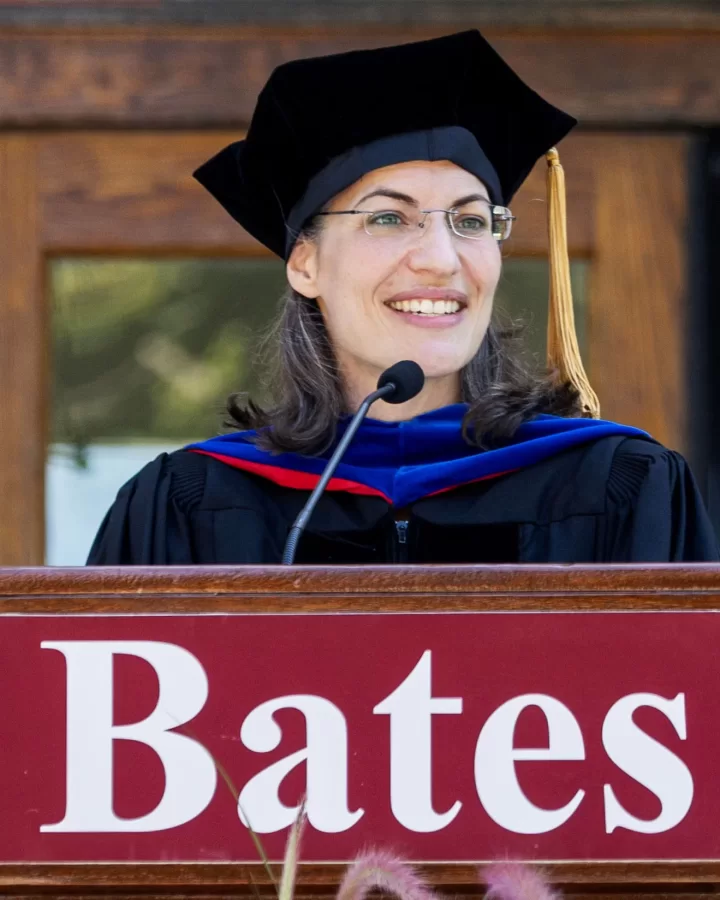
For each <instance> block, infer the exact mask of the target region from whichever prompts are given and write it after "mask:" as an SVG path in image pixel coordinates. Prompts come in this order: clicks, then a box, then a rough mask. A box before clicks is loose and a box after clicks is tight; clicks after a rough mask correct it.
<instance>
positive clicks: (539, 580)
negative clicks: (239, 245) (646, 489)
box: [0, 565, 720, 898]
mask: <svg viewBox="0 0 720 900" xmlns="http://www.w3.org/2000/svg"><path fill="white" fill-rule="evenodd" d="M0 598H1V603H0V658H1V659H2V670H1V671H2V686H1V687H0V728H1V729H2V737H1V739H0V760H1V761H2V764H1V765H0V804H2V815H0V891H2V893H4V894H7V895H17V896H20V895H23V896H40V895H41V894H42V895H49V896H57V897H60V896H62V897H90V896H96V895H99V894H111V895H113V896H116V897H129V896H131V895H132V896H134V897H143V896H144V897H148V898H149V897H153V898H156V897H159V896H160V895H162V896H165V897H180V896H182V897H186V896H191V895H192V896H198V897H200V896H202V897H207V896H209V895H213V896H229V895H240V894H242V895H245V896H256V897H257V896H260V895H262V896H263V897H271V896H274V887H273V884H272V881H271V878H270V875H269V874H268V872H267V871H266V870H265V869H264V868H263V866H262V865H261V864H260V863H259V862H258V859H257V853H256V850H255V847H254V844H253V841H252V839H251V835H250V832H249V830H248V828H247V827H246V826H247V823H249V824H250V825H251V826H252V828H253V830H254V831H255V832H256V833H257V834H258V835H259V837H260V840H261V841H262V843H263V845H264V847H265V851H266V853H267V856H268V858H269V859H270V860H271V862H272V870H273V871H274V872H275V873H277V871H278V866H277V863H278V861H279V860H280V859H281V858H282V854H283V847H284V841H285V836H286V834H287V828H288V823H289V822H291V821H292V820H293V817H294V815H295V810H296V808H297V805H298V803H299V799H300V797H301V796H302V795H303V794H305V793H306V792H307V805H308V817H309V826H308V829H307V832H306V835H305V838H304V840H303V847H302V851H301V858H302V860H303V864H302V866H301V874H300V883H299V885H298V888H297V893H298V894H299V895H300V894H302V895H304V896H319V895H324V896H328V895H332V894H333V893H334V890H335V887H336V885H337V881H338V878H339V874H340V872H341V871H342V868H343V865H342V864H343V863H344V862H347V861H349V860H350V859H352V858H353V857H354V856H355V855H356V854H357V853H358V852H359V851H360V850H362V849H363V848H367V847H368V846H376V847H377V846H379V847H385V846H387V847H390V848H392V849H393V850H395V851H396V852H398V853H399V855H401V856H402V857H403V858H405V859H407V860H409V861H414V862H416V863H417V864H418V866H419V867H420V868H421V869H422V870H423V871H424V872H425V873H426V874H427V876H428V878H429V879H430V880H431V881H432V882H433V883H434V884H435V885H436V886H438V888H439V889H440V890H441V891H442V892H443V893H444V894H446V895H455V894H457V893H463V894H474V893H480V892H481V890H482V889H481V887H480V885H479V883H478V878H477V866H478V864H481V863H483V862H487V861H490V860H493V859H498V858H500V859H518V860H526V861H530V862H534V863H538V864H540V865H541V866H542V867H543V868H544V869H545V870H546V871H548V872H549V873H550V875H551V877H552V879H553V880H554V881H556V882H557V883H558V884H560V885H561V886H562V887H563V888H564V890H565V892H566V894H567V895H576V894H584V895H590V894H591V895H593V897H594V898H598V897H600V896H601V897H607V896H610V895H613V896H620V895H622V896H624V895H633V896H636V895H637V896H639V895H648V897H649V896H650V895H652V896H653V897H658V896H662V897H669V896H670V895H672V896H673V897H678V898H679V897H680V896H681V895H693V896H697V895H705V894H714V893H717V891H718V888H719V886H720V650H719V649H718V648H720V566H715V565H696V566H646V567H643V566H622V567H597V566H567V567H565V566H538V567H534V566H503V567H490V566H460V567H442V566H428V567H399V566H392V567H390V566H386V567H377V568H363V567H346V568H304V567H295V568H280V567H271V568H252V567H239V568H214V567H211V568H165V569H161V568H147V569H144V568H126V569H111V568H108V569H18V570H11V569H5V570H2V569H0Z"/></svg>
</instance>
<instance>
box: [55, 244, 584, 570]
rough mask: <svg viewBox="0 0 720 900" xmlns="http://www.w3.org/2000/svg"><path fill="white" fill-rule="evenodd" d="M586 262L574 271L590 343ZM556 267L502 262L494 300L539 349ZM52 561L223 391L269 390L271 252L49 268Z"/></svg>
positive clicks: (79, 549)
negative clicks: (263, 358) (259, 355)
mask: <svg viewBox="0 0 720 900" xmlns="http://www.w3.org/2000/svg"><path fill="white" fill-rule="evenodd" d="M585 275H586V268H585V264H584V263H576V264H574V266H573V280H574V288H575V295H576V298H577V302H576V315H577V317H578V331H579V333H580V336H581V347H582V344H583V340H582V335H583V333H584V320H585V317H584V309H585V303H584V285H585ZM547 280H548V273H547V264H546V263H545V262H544V261H542V260H519V259H510V260H508V261H506V264H505V271H504V274H503V279H502V282H501V285H500V289H499V291H498V298H497V302H498V304H499V305H500V306H501V307H503V308H504V309H506V310H508V312H510V313H511V314H512V315H513V316H522V317H523V318H524V319H525V320H526V321H527V322H528V325H529V327H528V334H527V338H528V341H529V342H530V346H531V348H532V350H533V352H535V353H537V354H538V356H539V358H542V355H543V354H544V345H545V327H546V321H547ZM50 285H51V296H52V306H53V379H52V394H53V402H52V414H51V434H52V440H51V447H50V452H49V458H48V469H47V502H46V521H47V548H48V550H47V561H48V563H49V564H51V565H81V564H82V563H83V562H84V561H85V558H86V556H87V551H88V549H89V546H90V543H91V541H92V538H93V536H94V534H95V532H96V530H97V528H98V526H99V524H100V521H101V520H102V517H103V515H104V513H105V511H106V510H107V508H108V507H109V506H110V504H111V503H112V500H113V499H114V497H115V494H116V493H117V490H118V488H119V487H120V486H121V485H122V484H123V483H124V482H125V481H127V479H128V478H130V477H131V476H132V475H133V474H134V473H135V472H137V470H138V469H139V468H141V466H142V465H143V464H144V463H146V462H149V461H150V460H152V459H154V458H155V457H156V456H157V455H158V454H159V453H161V452H163V451H169V450H173V449H175V448H177V447H180V446H183V445H184V444H186V443H189V442H190V441H193V440H197V439H200V438H203V437H208V436H210V435H212V434H215V433H217V432H218V431H219V430H220V428H221V423H222V418H223V410H224V406H225V401H226V399H227V396H228V394H229V393H231V392H232V391H236V390H246V391H249V392H250V393H252V394H253V396H260V397H262V393H263V386H262V384H261V383H260V380H259V377H258V372H257V369H256V367H255V366H254V358H255V352H256V350H257V347H258V343H259V340H260V336H261V335H262V334H263V332H264V331H266V329H267V327H268V325H269V323H270V320H271V319H272V317H273V315H274V312H275V310H276V308H277V305H278V301H279V298H280V297H281V295H282V293H283V290H284V288H285V267H284V264H283V263H282V262H281V261H279V260H274V259H235V260H195V259H192V260H180V261H179V260H116V259H98V258H93V259H62V260H57V261H55V262H53V263H52V265H51V268H50Z"/></svg>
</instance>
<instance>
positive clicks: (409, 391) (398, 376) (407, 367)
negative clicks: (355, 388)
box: [377, 359, 425, 403]
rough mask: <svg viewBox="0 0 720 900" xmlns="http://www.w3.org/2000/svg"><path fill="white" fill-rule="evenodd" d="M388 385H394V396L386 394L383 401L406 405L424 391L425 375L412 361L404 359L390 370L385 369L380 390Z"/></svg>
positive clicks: (380, 382)
mask: <svg viewBox="0 0 720 900" xmlns="http://www.w3.org/2000/svg"><path fill="white" fill-rule="evenodd" d="M388 384H393V385H394V386H395V390H394V391H393V392H392V394H386V395H385V396H384V397H383V398H382V399H383V400H384V401H385V402H386V403H405V402H407V401H408V400H412V398H413V397H416V396H417V395H418V394H419V393H420V391H421V390H422V389H423V385H424V384H425V373H424V372H423V370H422V369H421V368H420V366H419V365H418V364H417V363H416V362H413V361H412V360H411V359H404V360H403V361H402V362H397V363H395V365H394V366H390V368H389V369H385V371H384V372H383V373H382V375H381V376H380V377H379V378H378V383H377V386H378V390H380V388H384V387H385V386H386V385H388Z"/></svg>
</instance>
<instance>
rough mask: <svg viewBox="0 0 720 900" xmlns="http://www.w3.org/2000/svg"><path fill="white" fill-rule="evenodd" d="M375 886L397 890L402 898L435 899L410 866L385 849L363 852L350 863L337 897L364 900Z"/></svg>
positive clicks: (339, 899)
mask: <svg viewBox="0 0 720 900" xmlns="http://www.w3.org/2000/svg"><path fill="white" fill-rule="evenodd" d="M374 890H380V891H385V892H386V893H391V894H395V895H396V896H398V897H400V898H401V900H436V897H435V894H434V893H433V892H432V890H431V889H430V888H429V887H428V886H427V885H426V884H425V882H424V881H422V879H421V878H419V876H418V875H417V874H416V873H415V870H414V869H413V868H412V867H411V866H409V865H408V864H407V863H404V862H403V861H402V860H401V859H398V858H397V857H396V856H393V855H392V854H391V853H387V852H384V851H382V850H372V851H370V852H368V853H363V854H362V855H361V856H358V858H357V859H356V860H355V861H354V862H353V863H351V864H350V866H349V867H348V869H347V871H346V872H345V877H344V878H343V880H342V883H341V884H340V889H339V890H338V893H337V897H336V900H364V898H365V897H366V896H367V895H368V894H369V893H370V892H371V891H374Z"/></svg>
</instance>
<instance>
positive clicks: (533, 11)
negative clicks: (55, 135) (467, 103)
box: [0, 0, 720, 30]
mask: <svg viewBox="0 0 720 900" xmlns="http://www.w3.org/2000/svg"><path fill="white" fill-rule="evenodd" d="M718 20H720V13H719V12H718V9H717V4H716V3H715V2H714V0H542V2H537V0H484V2H483V3H477V2H475V0H443V2H442V3H437V2H434V0H263V2H262V3H258V2H257V0H124V2H123V3H118V2H115V0H0V24H4V25H10V24H15V25H17V24H25V25H34V26H37V25H42V24H45V25H47V24H49V23H56V24H58V25H65V24H71V25H72V24H84V25H91V24H103V23H105V24H109V23H115V24H128V25H133V24H134V25H137V24H139V23H143V22H145V23H147V22H154V23H162V24H164V25H172V24H198V23H205V24H210V23H216V24H223V25H228V24H233V23H238V24H242V23H245V22H255V23H260V22H262V23H268V24H269V23H278V24H281V25H282V24H288V23H300V24H306V23H308V22H312V23H313V24H314V25H315V26H320V25H325V24H335V25H337V24H343V25H355V26H357V25H367V24H368V23H375V24H379V25H388V24H402V25H410V26H412V25H416V24H417V23H418V22H431V23H436V24H440V23H442V24H443V25H446V26H455V27H457V26H462V25H468V24H474V25H477V26H487V25H496V26H497V25H506V26H516V27H517V26H520V27H526V28H527V27H553V28H577V27H587V28H593V27H608V26H609V25H613V26H615V27H618V28H624V29H628V30H631V29H633V28H638V27H651V28H682V29H691V28H712V27H716V26H717V24H718Z"/></svg>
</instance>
